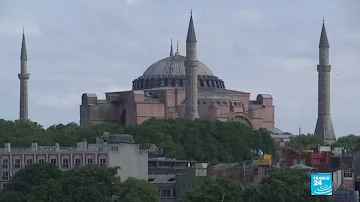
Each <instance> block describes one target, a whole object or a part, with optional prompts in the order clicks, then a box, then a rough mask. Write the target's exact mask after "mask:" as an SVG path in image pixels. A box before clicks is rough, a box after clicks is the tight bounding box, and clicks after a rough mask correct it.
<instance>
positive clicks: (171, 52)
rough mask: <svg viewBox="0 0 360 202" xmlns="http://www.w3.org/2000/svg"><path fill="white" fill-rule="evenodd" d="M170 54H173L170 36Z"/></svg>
mask: <svg viewBox="0 0 360 202" xmlns="http://www.w3.org/2000/svg"><path fill="white" fill-rule="evenodd" d="M171 56H174V52H173V46H172V38H171V39H170V57H171Z"/></svg>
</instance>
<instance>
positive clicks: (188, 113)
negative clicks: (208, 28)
mask: <svg viewBox="0 0 360 202" xmlns="http://www.w3.org/2000/svg"><path fill="white" fill-rule="evenodd" d="M196 43H197V41H196V35H195V28H194V22H193V17H192V12H191V15H190V22H189V28H188V33H187V37H186V61H185V118H186V119H191V120H194V119H196V118H199V114H198V104H197V102H198V87H197V82H198V75H197V65H198V60H197V53H196Z"/></svg>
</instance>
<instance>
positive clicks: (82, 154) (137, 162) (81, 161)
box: [0, 133, 148, 188]
mask: <svg viewBox="0 0 360 202" xmlns="http://www.w3.org/2000/svg"><path fill="white" fill-rule="evenodd" d="M34 163H53V164H56V165H57V166H58V167H59V169H61V170H63V171H66V170H70V169H72V168H74V167H76V166H84V165H88V164H98V165H102V166H110V167H116V166H118V167H120V168H119V170H118V175H119V176H120V178H121V181H125V180H126V179H127V178H129V177H134V178H137V179H143V180H148V151H147V150H141V149H140V147H139V145H138V144H135V143H134V141H133V138H132V136H131V135H123V134H121V135H112V134H109V133H104V135H103V136H102V137H99V138H97V140H96V143H95V144H88V143H87V141H86V140H84V141H83V142H78V143H77V147H60V146H59V144H58V143H56V144H55V145H54V146H38V145H37V143H32V145H31V147H30V148H11V144H10V143H5V147H4V148H0V188H3V187H4V185H5V184H6V183H7V182H9V181H10V180H11V178H12V176H14V175H15V173H16V172H18V171H19V170H21V169H22V168H25V167H26V166H27V165H31V164H34Z"/></svg>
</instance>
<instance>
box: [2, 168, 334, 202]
mask: <svg viewBox="0 0 360 202" xmlns="http://www.w3.org/2000/svg"><path fill="white" fill-rule="evenodd" d="M117 169H118V168H108V167H101V166H97V165H91V166H89V165H88V166H84V167H78V168H74V169H72V170H69V171H65V172H62V171H60V170H59V169H58V168H57V167H56V166H55V165H53V164H48V163H39V164H33V165H29V166H27V167H26V168H24V169H22V170H20V171H19V172H17V173H16V174H15V176H13V178H12V180H11V181H10V183H9V184H7V186H6V187H5V188H4V190H2V191H1V192H0V201H1V202H70V201H76V202H89V201H101V202H157V201H159V200H160V198H159V189H158V188H157V187H156V186H155V185H152V184H151V183H149V182H147V181H145V180H137V179H134V178H129V179H127V180H126V181H124V182H121V179H120V178H119V177H117V176H116V173H117ZM180 201H182V202H219V201H223V202H265V201H266V202H303V201H307V202H329V199H328V198H326V197H324V196H311V195H310V180H309V176H308V175H307V174H306V173H305V172H303V171H298V170H291V169H288V168H287V169H273V170H271V173H270V176H269V177H268V178H265V179H263V180H262V182H261V183H260V184H259V185H258V186H256V187H248V188H245V189H244V188H243V187H242V186H241V185H240V184H239V183H237V182H234V181H229V180H226V179H216V180H207V181H206V182H205V184H203V185H199V186H197V187H196V188H195V189H192V190H187V191H186V192H185V194H184V195H182V196H180Z"/></svg>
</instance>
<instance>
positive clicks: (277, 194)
mask: <svg viewBox="0 0 360 202" xmlns="http://www.w3.org/2000/svg"><path fill="white" fill-rule="evenodd" d="M243 199H244V201H247V202H263V201H266V202H303V201H307V202H329V200H328V199H327V198H326V197H314V196H311V195H310V178H309V176H308V175H307V174H306V173H305V172H303V171H298V170H291V169H277V170H274V171H273V172H272V173H271V174H270V176H269V177H268V178H265V179H264V180H263V181H262V182H261V183H260V185H258V186H256V187H250V188H248V189H245V190H244V192H243Z"/></svg>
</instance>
